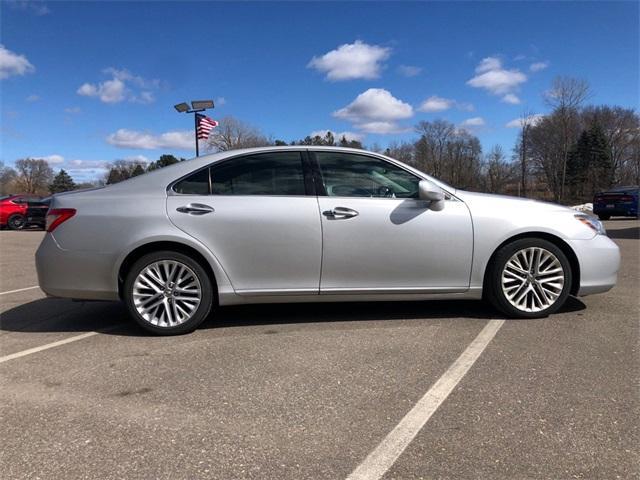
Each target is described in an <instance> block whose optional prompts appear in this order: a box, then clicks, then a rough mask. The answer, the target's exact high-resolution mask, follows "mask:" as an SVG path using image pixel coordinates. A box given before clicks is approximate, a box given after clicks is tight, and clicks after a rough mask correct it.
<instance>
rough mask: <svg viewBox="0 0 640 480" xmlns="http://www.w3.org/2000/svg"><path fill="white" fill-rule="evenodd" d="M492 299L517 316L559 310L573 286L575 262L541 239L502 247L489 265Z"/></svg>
mask: <svg viewBox="0 0 640 480" xmlns="http://www.w3.org/2000/svg"><path fill="white" fill-rule="evenodd" d="M489 268H490V271H489V272H488V275H487V279H486V285H485V287H486V288H487V298H488V300H489V301H490V302H491V303H492V304H493V305H494V306H495V307H496V308H497V309H498V310H500V311H501V312H503V313H505V314H506V315H507V316H509V317H514V318H538V317H546V316H547V315H549V314H551V313H554V312H556V311H557V310H558V309H559V308H560V307H561V306H562V305H563V304H564V302H565V301H566V300H567V298H568V296H569V292H570V289H571V275H572V272H571V265H570V264H569V260H568V259H567V257H566V255H565V254H564V252H563V251H562V250H561V249H560V248H558V247H557V246H556V245H554V244H553V243H551V242H549V241H547V240H543V239H540V238H523V239H520V240H516V241H514V242H512V243H509V244H507V245H505V246H504V247H502V248H501V249H500V250H499V251H498V252H496V255H495V257H494V261H493V263H492V265H491V266H490V267H489Z"/></svg>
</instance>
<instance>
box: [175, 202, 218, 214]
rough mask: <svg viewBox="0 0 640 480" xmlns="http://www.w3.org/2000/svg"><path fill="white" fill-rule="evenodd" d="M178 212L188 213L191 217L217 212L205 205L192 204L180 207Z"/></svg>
mask: <svg viewBox="0 0 640 480" xmlns="http://www.w3.org/2000/svg"><path fill="white" fill-rule="evenodd" d="M176 210H177V211H178V212H180V213H188V214H189V215H205V214H207V213H211V212H214V211H215V210H214V209H213V207H210V206H209V205H205V204H204V203H190V204H189V205H184V206H182V207H178V208H176Z"/></svg>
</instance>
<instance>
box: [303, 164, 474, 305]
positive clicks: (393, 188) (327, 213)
mask: <svg viewBox="0 0 640 480" xmlns="http://www.w3.org/2000/svg"><path fill="white" fill-rule="evenodd" d="M313 156H314V157H315V159H316V160H317V165H318V166H319V176H320V178H321V179H322V180H321V181H322V185H320V186H319V187H318V188H319V189H323V190H324V192H323V193H324V196H322V195H321V196H319V197H318V203H319V207H320V212H321V214H322V231H323V261H322V278H321V282H320V290H321V293H340V292H344V293H348V292H357V293H366V292H372V293H375V292H388V293H394V292H398V293H400V292H406V293H421V292H425V293H429V292H460V291H465V290H467V289H468V287H469V276H470V272H471V259H472V250H473V232H472V227H471V216H470V213H469V210H468V209H467V207H466V205H465V204H464V203H463V202H461V201H459V200H457V199H455V198H454V197H451V196H450V197H449V199H448V200H446V202H445V208H444V209H443V210H442V211H433V210H430V209H429V208H428V202H426V201H423V200H419V199H418V182H419V181H420V178H418V177H417V176H415V175H414V174H413V173H412V172H409V171H408V170H404V169H403V168H401V167H400V166H397V165H395V164H393V163H391V162H388V161H386V160H384V159H381V158H379V157H373V156H367V155H360V154H351V153H344V152H339V151H317V152H315V153H313Z"/></svg>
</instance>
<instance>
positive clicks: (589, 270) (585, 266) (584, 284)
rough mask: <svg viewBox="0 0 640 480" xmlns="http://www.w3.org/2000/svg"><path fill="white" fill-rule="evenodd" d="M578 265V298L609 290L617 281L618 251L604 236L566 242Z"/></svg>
mask: <svg viewBox="0 0 640 480" xmlns="http://www.w3.org/2000/svg"><path fill="white" fill-rule="evenodd" d="M568 243H569V244H570V246H571V247H572V248H573V251H574V252H575V254H576V256H577V257H578V263H579V264H580V289H579V290H578V296H584V295H591V294H594V293H603V292H607V291H609V290H611V289H612V288H613V287H614V285H615V284H616V282H617V280H618V269H619V268H620V249H619V248H618V246H617V245H616V244H615V243H614V242H613V241H612V240H611V239H610V238H609V237H607V236H606V235H596V236H595V237H594V238H592V239H591V240H568Z"/></svg>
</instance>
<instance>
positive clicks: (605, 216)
mask: <svg viewBox="0 0 640 480" xmlns="http://www.w3.org/2000/svg"><path fill="white" fill-rule="evenodd" d="M598 218H599V219H600V220H609V219H610V218H611V215H605V214H604V213H599V214H598Z"/></svg>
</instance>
